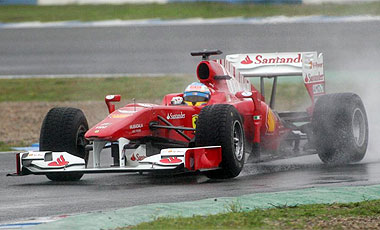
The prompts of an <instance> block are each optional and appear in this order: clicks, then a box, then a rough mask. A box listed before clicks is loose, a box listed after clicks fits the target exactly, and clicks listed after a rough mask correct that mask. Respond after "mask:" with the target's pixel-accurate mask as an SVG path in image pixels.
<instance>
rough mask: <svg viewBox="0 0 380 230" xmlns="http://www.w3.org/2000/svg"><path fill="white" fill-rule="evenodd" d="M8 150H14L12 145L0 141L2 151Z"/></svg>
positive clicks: (0, 150)
mask: <svg viewBox="0 0 380 230" xmlns="http://www.w3.org/2000/svg"><path fill="white" fill-rule="evenodd" d="M6 151H12V148H11V146H10V145H8V144H5V143H4V142H1V141H0V152H6Z"/></svg>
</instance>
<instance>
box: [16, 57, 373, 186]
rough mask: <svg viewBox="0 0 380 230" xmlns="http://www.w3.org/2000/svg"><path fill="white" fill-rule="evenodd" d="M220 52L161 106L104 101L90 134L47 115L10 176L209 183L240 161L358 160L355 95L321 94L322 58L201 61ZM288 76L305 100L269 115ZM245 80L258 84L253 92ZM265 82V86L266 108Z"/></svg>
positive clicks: (361, 121) (361, 136) (65, 116)
mask: <svg viewBox="0 0 380 230" xmlns="http://www.w3.org/2000/svg"><path fill="white" fill-rule="evenodd" d="M221 53H222V52H221V51H219V50H211V51H207V50H204V51H199V52H192V53H191V55H193V56H202V61H201V62H200V63H199V64H198V67H197V69H196V73H197V77H198V80H199V82H195V83H192V84H191V85H189V86H188V87H187V88H186V90H185V92H184V93H175V94H168V95H166V96H165V97H164V98H163V101H162V103H161V104H160V105H156V104H142V103H132V104H128V105H126V106H124V107H122V108H119V109H115V105H114V104H113V103H114V102H117V101H120V95H108V96H106V98H105V101H106V104H107V106H108V110H109V115H108V116H107V117H106V118H105V119H104V120H103V121H101V122H99V123H98V124H97V125H95V126H94V127H92V128H91V129H88V124H87V120H86V118H85V116H84V114H83V112H82V111H81V110H79V109H75V108H62V107H60V108H53V109H51V110H50V111H49V112H48V114H47V115H46V117H45V119H44V121H43V124H42V128H41V134H40V151H31V152H23V153H19V154H17V155H16V158H17V160H16V163H17V172H16V173H15V174H12V175H18V176H23V175H29V174H36V175H46V176H47V177H48V178H49V179H51V180H54V181H67V180H68V181H74V180H79V179H80V178H81V177H82V176H83V174H85V173H121V172H140V173H143V172H156V171H165V172H170V173H178V172H189V171H190V172H191V171H201V172H202V173H204V174H205V175H206V176H208V177H210V178H233V177H236V176H238V175H239V173H240V172H241V170H242V168H243V166H244V163H245V162H247V161H251V162H260V161H266V160H272V159H276V158H284V157H289V155H296V156H298V155H303V154H318V155H319V157H320V159H321V160H322V161H323V162H324V163H328V164H344V163H351V162H357V161H360V160H361V159H362V158H363V157H364V155H365V152H366V149H367V143H368V122H367V116H366V111H365V108H364V106H363V103H362V101H361V99H360V97H359V96H358V95H356V94H353V93H337V94H325V76H324V71H323V56H322V54H319V55H318V54H317V53H316V52H295V53H248V54H233V55H227V56H226V58H225V59H219V60H209V57H210V56H211V55H219V54H221ZM287 76H300V77H302V79H303V81H304V84H305V87H306V89H307V92H308V94H309V95H310V98H311V105H310V106H309V107H308V108H307V109H306V111H304V112H278V111H276V110H275V108H274V107H275V98H276V88H277V79H278V77H287ZM250 78H259V80H260V86H259V87H260V88H259V89H257V88H255V87H254V86H253V85H252V84H251V83H250V81H249V80H248V79H250ZM265 78H269V79H273V84H272V91H271V94H270V97H269V100H267V97H266V96H265V92H264V91H265V87H264V79H265ZM268 101H269V102H268ZM105 148H110V149H111V151H110V152H111V157H112V158H113V165H112V166H106V167H104V166H102V165H101V162H100V154H102V151H103V149H105ZM89 159H90V160H89ZM88 162H91V166H90V165H88Z"/></svg>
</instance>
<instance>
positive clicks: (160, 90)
mask: <svg viewBox="0 0 380 230" xmlns="http://www.w3.org/2000/svg"><path fill="white" fill-rule="evenodd" d="M195 80H196V78H195V77H190V76H187V77H178V76H175V77H174V76H167V77H121V78H51V79H50V78H40V79H33V78H31V79H0V92H2V93H1V94H0V102H5V101H8V102H11V101H99V100H104V97H105V96H106V95H107V94H121V95H122V99H132V98H136V99H138V100H156V99H160V98H162V97H163V96H164V95H166V94H168V93H175V92H181V91H182V90H184V89H185V87H186V85H188V84H189V83H191V82H192V81H195Z"/></svg>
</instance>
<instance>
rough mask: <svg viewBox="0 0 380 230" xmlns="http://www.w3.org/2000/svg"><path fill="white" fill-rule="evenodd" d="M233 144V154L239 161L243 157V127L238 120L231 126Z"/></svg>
mask: <svg viewBox="0 0 380 230" xmlns="http://www.w3.org/2000/svg"><path fill="white" fill-rule="evenodd" d="M233 129H234V130H233V133H234V136H233V144H234V150H235V151H234V152H235V156H236V158H237V159H238V161H240V160H241V159H242V158H243V153H244V140H243V138H244V137H243V129H242V128H241V124H240V122H239V121H235V122H234V126H233Z"/></svg>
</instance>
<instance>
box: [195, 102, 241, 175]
mask: <svg viewBox="0 0 380 230" xmlns="http://www.w3.org/2000/svg"><path fill="white" fill-rule="evenodd" d="M195 144H196V146H216V145H220V146H222V162H221V164H220V167H221V169H219V170H215V171H208V172H206V173H205V175H206V176H207V177H209V178H216V179H227V178H233V177H236V176H238V175H239V173H240V172H241V170H242V169H243V166H244V159H245V153H244V150H245V139H244V129H243V122H242V119H241V116H240V114H239V113H238V111H237V110H236V109H235V107H233V106H232V105H226V104H216V105H210V106H206V107H204V108H203V109H202V110H201V112H200V113H199V117H198V121H197V126H196V132H195Z"/></svg>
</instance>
